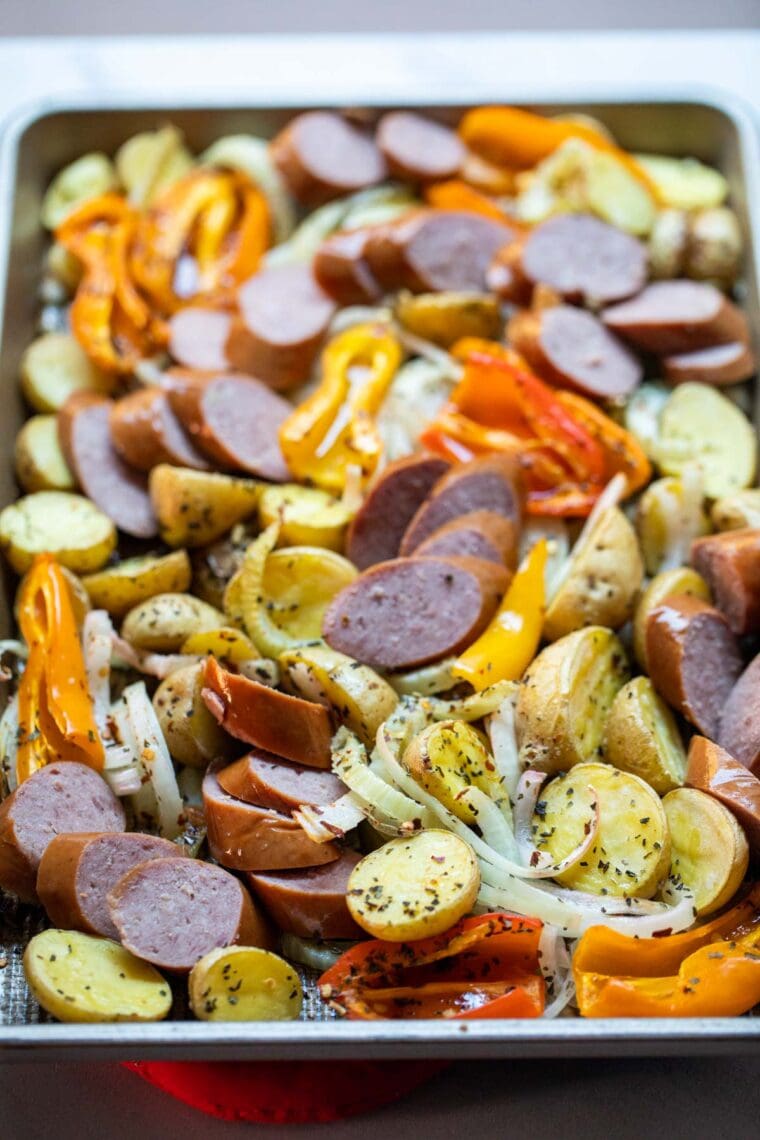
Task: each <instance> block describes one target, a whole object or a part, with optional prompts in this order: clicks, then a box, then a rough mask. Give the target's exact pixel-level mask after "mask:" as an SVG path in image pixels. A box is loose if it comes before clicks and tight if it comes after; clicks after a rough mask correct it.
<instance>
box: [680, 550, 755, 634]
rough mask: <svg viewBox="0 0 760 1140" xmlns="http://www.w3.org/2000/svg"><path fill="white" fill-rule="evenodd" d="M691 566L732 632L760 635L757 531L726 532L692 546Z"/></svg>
mask: <svg viewBox="0 0 760 1140" xmlns="http://www.w3.org/2000/svg"><path fill="white" fill-rule="evenodd" d="M691 564H692V566H693V567H694V569H695V570H696V571H697V572H698V573H699V574H701V575H702V577H703V578H704V579H705V580H706V582H707V583H708V585H709V587H710V590H711V591H712V595H713V597H714V598H715V604H716V605H717V607H718V609H719V610H721V611H722V612H723V613H724V614H725V615H726V617H727V618H728V624H729V625H730V626H731V629H732V630H733V631H734V633H737V634H739V635H743V634H746V633H758V632H760V530H752V529H747V530H728V531H725V532H724V533H723V534H710V535H707V536H706V537H705V538H698V539H697V540H696V541H695V542H693V543H692V547H691Z"/></svg>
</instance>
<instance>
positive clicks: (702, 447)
mask: <svg viewBox="0 0 760 1140" xmlns="http://www.w3.org/2000/svg"><path fill="white" fill-rule="evenodd" d="M655 459H656V462H657V464H658V466H659V467H660V469H661V470H662V471H663V472H664V473H665V474H666V475H680V474H681V473H682V472H683V470H684V468H685V467H687V466H689V465H690V464H696V465H697V466H698V467H699V468H700V469H701V471H702V478H703V480H704V493H705V495H707V497H708V498H710V499H719V498H721V497H722V496H723V495H730V494H733V492H735V491H740V490H742V488H744V487H749V485H750V484H751V483H752V481H753V479H754V477H755V469H756V463H757V437H756V435H755V429H754V428H753V426H752V424H751V423H750V422H749V420H748V419H747V417H746V416H745V415H744V413H743V412H742V411H741V410H740V409H739V408H737V406H736V404H734V403H732V402H731V400H729V399H727V398H726V397H725V396H722V395H721V394H720V392H718V391H717V390H716V389H715V388H711V387H709V386H708V385H707V384H679V385H678V387H677V388H676V389H675V391H674V392H673V393H672V395H671V396H670V397H669V398H668V401H667V403H666V404H665V407H664V408H663V410H662V413H661V415H660V425H659V436H658V439H657V445H656V450H655Z"/></svg>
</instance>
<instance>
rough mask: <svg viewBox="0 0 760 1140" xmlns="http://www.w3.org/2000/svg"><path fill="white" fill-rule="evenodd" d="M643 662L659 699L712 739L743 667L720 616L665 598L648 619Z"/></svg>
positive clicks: (680, 598)
mask: <svg viewBox="0 0 760 1140" xmlns="http://www.w3.org/2000/svg"><path fill="white" fill-rule="evenodd" d="M646 657H647V662H648V664H649V675H650V677H651V678H652V682H653V684H654V686H655V688H656V689H657V691H658V692H659V693H660V695H661V696H662V697H664V698H665V700H666V701H667V702H668V704H670V705H672V706H673V708H675V709H678V711H679V712H680V713H682V714H683V716H685V717H686V719H687V720H689V721H691V723H692V724H693V725H694V726H695V727H696V728H698V729H699V731H700V732H701V733H702V734H703V735H704V736H709V737H710V739H715V737H716V736H717V732H718V724H719V722H720V716H721V713H722V711H723V707H724V705H725V704H726V701H727V699H728V695H729V693H730V692H731V689H732V688H733V686H734V683H735V681H736V679H737V677H738V676H739V673H740V672H741V668H742V659H741V657H740V655H739V647H738V644H737V641H736V638H735V636H734V635H733V633H732V632H731V630H730V628H729V625H728V622H727V621H726V619H725V617H724V616H723V614H722V613H721V612H720V611H719V610H716V609H715V607H714V606H709V605H707V604H706V603H705V602H703V601H701V600H700V599H699V598H693V597H691V596H690V595H687V594H676V595H674V596H673V597H672V598H666V600H665V601H664V602H663V603H662V604H661V605H659V606H657V607H656V608H655V609H654V610H652V612H651V614H650V615H649V617H648V618H647V628H646Z"/></svg>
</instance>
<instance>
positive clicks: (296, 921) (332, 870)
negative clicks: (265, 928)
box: [248, 850, 366, 938]
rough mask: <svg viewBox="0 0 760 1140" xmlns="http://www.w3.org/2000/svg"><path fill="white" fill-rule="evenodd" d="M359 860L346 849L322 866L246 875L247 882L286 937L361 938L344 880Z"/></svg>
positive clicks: (359, 856) (362, 935)
mask: <svg viewBox="0 0 760 1140" xmlns="http://www.w3.org/2000/svg"><path fill="white" fill-rule="evenodd" d="M360 859H361V854H360V853H359V852H358V851H349V850H346V851H342V852H341V855H340V858H339V859H336V860H335V862H334V863H328V864H326V865H325V866H322V867H312V868H310V869H309V870H306V871H279V872H278V873H276V874H271V873H270V874H266V875H262V874H255V875H248V882H249V883H250V885H251V889H252V890H253V893H254V894H255V895H257V896H258V898H259V901H260V902H261V903H262V904H263V906H264V909H265V910H266V911H267V913H268V914H269V917H270V918H271V919H272V920H273V922H274V923H275V925H276V926H278V927H279V928H280V930H284V931H286V933H288V934H295V935H296V936H297V937H298V938H364V937H366V935H365V934H364V931H363V930H362V929H361V928H360V927H359V926H357V925H356V923H355V922H354V920H353V918H352V917H351V915H350V914H349V911H348V907H347V906H346V890H347V889H348V878H349V875H350V874H351V872H352V871H353V869H354V867H355V866H356V864H357V863H358V862H359V860H360Z"/></svg>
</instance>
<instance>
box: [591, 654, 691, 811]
mask: <svg viewBox="0 0 760 1140" xmlns="http://www.w3.org/2000/svg"><path fill="white" fill-rule="evenodd" d="M603 749H604V758H605V760H606V761H607V763H608V764H612V766H613V767H614V768H617V769H619V770H620V771H621V772H631V773H632V774H633V775H634V776H640V777H641V778H642V779H643V780H646V782H647V783H648V784H649V785H650V786H651V787H652V788H654V790H655V791H656V792H657V793H658V795H661V796H664V795H665V794H666V792H671V791H672V790H673V789H674V788H678V787H681V785H682V784H683V781H684V775H685V771H686V751H685V749H684V746H683V742H682V740H681V737H680V735H679V732H678V727H677V725H676V722H675V718H674V716H673V714H672V712H671V711H670V709H669V708H668V706H667V705H666V704H665V702H664V701H663V700H662V698H661V697H660V696H658V694H657V692H656V691H655V688H654V685H653V684H652V682H651V681H650V680H649V678H648V677H634V679H633V680H632V681H629V682H628V683H627V684H626V685H623V688H622V689H620V691H619V692H618V694H617V696H616V697H615V700H614V701H613V702H612V708H611V709H610V712H609V716H608V717H607V723H606V725H605V729H604V743H603Z"/></svg>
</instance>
